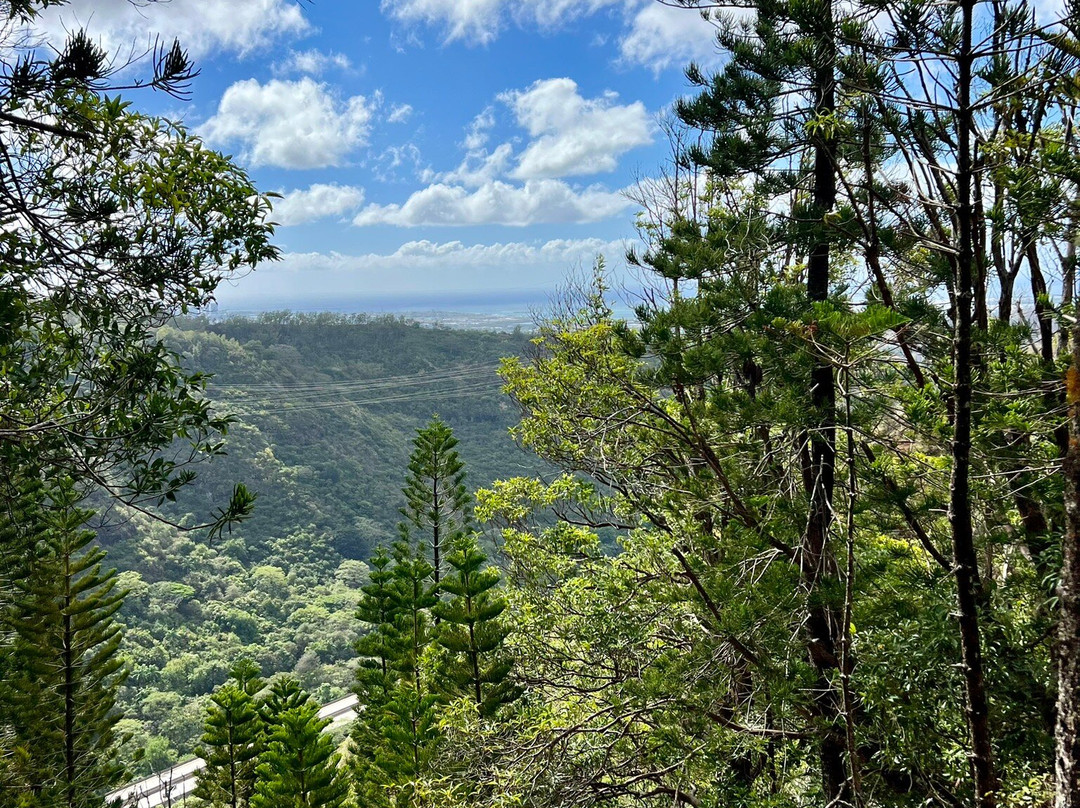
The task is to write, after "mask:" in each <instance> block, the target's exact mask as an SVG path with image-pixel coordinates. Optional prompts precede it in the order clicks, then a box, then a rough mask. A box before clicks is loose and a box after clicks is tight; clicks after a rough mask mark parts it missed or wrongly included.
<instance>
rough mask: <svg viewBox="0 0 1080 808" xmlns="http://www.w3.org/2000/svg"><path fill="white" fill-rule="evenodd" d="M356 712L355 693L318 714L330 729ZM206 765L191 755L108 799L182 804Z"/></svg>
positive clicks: (146, 807)
mask: <svg viewBox="0 0 1080 808" xmlns="http://www.w3.org/2000/svg"><path fill="white" fill-rule="evenodd" d="M354 715H356V696H346V697H345V698H343V699H338V700H337V701H332V702H330V703H329V704H324V705H323V706H322V708H321V709H320V710H319V718H329V719H330V723H329V724H327V727H326V728H327V729H330V727H333V726H335V725H339V724H342V723H344V722H346V721H351V720H352V718H353V716H354ZM204 765H205V763H204V761H203V760H202V758H192V759H191V760H186V761H184V762H183V763H177V764H176V765H175V766H173V767H172V768H171V769H166V770H165V771H163V772H158V773H157V774H152V775H150V776H149V777H147V778H144V779H142V780H139V781H137V782H135V783H129V784H128V785H126V786H124V787H123V788H121V789H119V790H117V791H114V792H113V793H112V794H110V795H109V796H108V797H106V800H108V801H109V802H110V803H111V802H114V801H115V800H121V804H122V805H123V806H124V808H158V806H160V805H164V806H166V808H171V806H174V805H177V806H178V805H183V804H184V803H185V802H186V799H185V798H186V797H187V795H188V793H190V792H191V791H193V790H194V789H195V775H196V774H197V773H198V771H199V769H201V768H202V767H203V766H204Z"/></svg>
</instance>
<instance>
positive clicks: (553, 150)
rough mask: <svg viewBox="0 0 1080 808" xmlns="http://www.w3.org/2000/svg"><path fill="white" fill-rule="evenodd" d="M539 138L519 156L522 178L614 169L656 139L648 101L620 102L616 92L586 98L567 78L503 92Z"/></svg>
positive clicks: (518, 171)
mask: <svg viewBox="0 0 1080 808" xmlns="http://www.w3.org/2000/svg"><path fill="white" fill-rule="evenodd" d="M502 100H503V101H505V102H506V103H507V104H509V105H510V107H511V108H512V109H513V111H514V114H515V116H516V117H517V121H518V123H519V124H520V125H521V126H522V127H523V128H524V129H525V130H526V131H527V132H528V133H529V135H530V136H531V137H533V138H534V140H533V141H532V142H531V143H530V144H529V145H528V146H527V147H526V149H525V151H524V152H523V153H522V154H521V156H520V158H519V159H518V165H517V168H516V169H515V170H514V172H513V176H515V177H517V178H519V179H533V178H539V177H569V176H576V175H582V174H596V173H599V172H602V171H614V170H615V168H616V167H617V165H618V158H619V157H620V156H622V155H623V154H624V153H626V152H628V151H630V150H631V149H633V148H636V147H638V146H644V145H647V144H648V143H651V142H652V139H653V138H652V130H653V126H652V123H651V121H650V118H649V113H648V112H647V111H646V109H645V105H644V104H642V103H641V102H640V101H635V102H634V103H632V104H626V105H619V104H617V103H615V95H614V94H610V95H605V96H603V97H601V98H593V99H586V98H583V97H582V96H581V94H580V93H579V92H578V86H577V84H576V83H575V82H574V81H573V80H572V79H568V78H559V79H544V80H541V81H537V82H536V83H534V84H533V85H532V86H531V87H529V88H528V89H527V90H524V91H518V92H512V93H506V94H504V95H503V96H502Z"/></svg>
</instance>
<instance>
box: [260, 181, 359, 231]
mask: <svg viewBox="0 0 1080 808" xmlns="http://www.w3.org/2000/svg"><path fill="white" fill-rule="evenodd" d="M363 202H364V191H363V189H362V188H357V187H355V186H352V185H338V184H337V183H329V184H324V183H316V184H314V185H312V186H310V187H309V188H306V189H297V190H295V191H289V192H288V193H285V194H283V196H282V198H281V199H277V200H275V201H274V214H273V216H272V217H271V218H272V219H273V220H274V221H275V222H277V223H278V224H281V225H286V226H287V225H294V224H304V223H306V222H314V221H317V220H319V219H327V218H330V217H333V216H342V215H344V214H346V213H350V212H352V211H354V210H356V209H357V208H359V207H360V205H361V204H363Z"/></svg>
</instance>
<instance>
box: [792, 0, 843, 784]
mask: <svg viewBox="0 0 1080 808" xmlns="http://www.w3.org/2000/svg"><path fill="white" fill-rule="evenodd" d="M823 6H824V8H823V15H822V18H823V19H822V27H821V30H820V34H819V37H820V38H819V47H818V53H817V64H816V65H815V67H814V85H815V93H816V105H815V107H816V108H815V110H814V111H815V113H816V114H818V115H822V116H824V115H830V114H832V113H833V112H834V111H835V109H836V80H835V75H834V70H835V67H834V65H835V61H836V53H835V48H836V45H835V39H834V31H833V25H834V22H833V10H832V2H831V0H826V2H825V3H824V4H823ZM813 149H814V215H815V218H816V219H817V220H818V222H819V223H820V224H819V226H820V227H821V230H820V231H819V234H818V237H817V239H816V243H815V244H813V246H812V247H811V249H810V255H809V260H808V261H807V272H806V292H807V297H808V298H809V300H810V302H811V303H819V302H824V301H826V300H828V297H829V281H830V267H829V265H830V247H831V243H830V242H831V239H830V236H829V234H828V233H827V232H826V231H825V227H826V225H825V218H826V216H827V214H828V213H829V211H831V210H832V209H833V207H834V206H835V205H836V141H835V139H834V137H833V136H832V135H831V134H823V135H819V136H818V137H816V138H815V142H814V143H813ZM810 403H811V407H812V409H813V412H814V416H815V419H816V423H815V424H814V426H813V427H812V428H811V430H810V433H809V436H808V442H809V445H810V468H809V474H808V475H807V480H806V481H807V483H808V485H809V491H808V495H809V507H808V514H807V524H806V534H805V536H804V538H803V545H802V547H801V552H800V554H799V566H800V571H801V574H802V578H803V583H804V585H805V586H806V588H807V590H808V592H809V593H811V597H810V604H811V605H810V606H809V611H808V614H807V619H806V629H807V632H808V635H809V636H808V637H807V645H808V651H809V655H810V661H811V663H812V664H813V665H814V667H815V668H817V671H818V677H817V682H816V684H815V687H814V703H813V711H814V714H815V718H816V719H817V720H818V721H819V722H820V733H821V740H820V747H819V753H818V754H819V760H820V765H821V782H822V790H823V794H824V797H825V803H826V804H834V803H837V802H847V801H848V800H849V792H850V788H849V783H848V772H847V765H846V762H845V754H844V751H845V746H846V743H845V738H844V736H843V734H842V733H840V732H837V730H836V729H835V720H834V719H835V718H836V717H838V716H841V715H843V704H842V703H841V698H840V694H839V693H838V692H837V689H836V687H835V686H834V685H833V683H832V680H831V679H832V673H833V671H835V670H837V668H838V667H839V646H838V642H837V640H838V637H837V626H838V624H839V619H840V615H839V614H838V613H837V609H836V608H835V607H834V606H830V605H827V604H825V603H823V602H822V600H821V598H820V597H818V596H817V593H818V592H820V590H821V584H822V581H823V580H824V579H825V578H827V577H829V576H831V577H835V576H836V574H837V570H836V565H835V561H834V559H833V558H832V554H831V550H830V548H829V532H830V528H831V522H832V514H833V497H834V493H835V488H836V379H835V370H834V368H833V366H832V365H831V364H830V363H829V362H827V361H825V360H823V359H817V360H815V364H814V367H813V368H812V369H811V371H810Z"/></svg>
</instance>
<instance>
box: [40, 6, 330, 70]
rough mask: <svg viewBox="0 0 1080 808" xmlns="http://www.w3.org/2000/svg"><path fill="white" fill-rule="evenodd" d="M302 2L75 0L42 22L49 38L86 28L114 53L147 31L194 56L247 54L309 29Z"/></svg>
mask: <svg viewBox="0 0 1080 808" xmlns="http://www.w3.org/2000/svg"><path fill="white" fill-rule="evenodd" d="M302 8H303V6H302V4H300V3H297V2H295V1H294V0H213V1H212V2H206V0H170V2H165V3H153V4H148V3H133V2H130V0H72V2H70V3H68V4H65V5H62V6H57V7H54V8H52V9H49V10H47V11H46V12H45V13H44V14H43V15H42V19H41V21H40V22H41V24H42V25H43V27H44V28H45V30H46V31H47V32H48V34H49V36H50V39H52V40H53V41H54V42H55V41H60V40H62V39H63V38H64V36H65V32H66V31H70V30H73V29H76V28H81V27H85V28H86V29H87V31H88V32H89V34H90V35H91V36H92V37H93V38H94V39H95V40H97V41H99V42H101V43H102V44H103V45H104V46H105V47H106V48H107V49H109V50H110V51H113V52H121V53H125V54H126V53H127V52H128V51H129V50H130V49H131V48H132V46H134V47H135V48H136V49H141V48H143V47H145V46H146V44H147V42H148V36H149V38H150V39H152V38H153V36H154V35H159V36H160V37H161V38H162V39H164V40H167V41H170V40H172V39H173V38H178V39H179V40H180V42H181V43H182V44H183V46H184V47H186V48H187V49H188V50H189V51H190V53H191V54H192V56H194V57H196V58H198V57H199V56H203V55H205V54H207V53H210V52H212V51H220V50H228V51H232V52H235V53H240V54H246V53H249V52H251V51H254V50H258V49H261V48H264V47H266V46H268V45H270V44H271V43H273V42H275V41H278V40H280V39H282V38H286V37H295V36H300V35H302V34H306V33H308V32H309V31H310V30H311V24H310V23H309V22H308V21H307V20H306V19H305V18H304V15H303V11H302Z"/></svg>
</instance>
